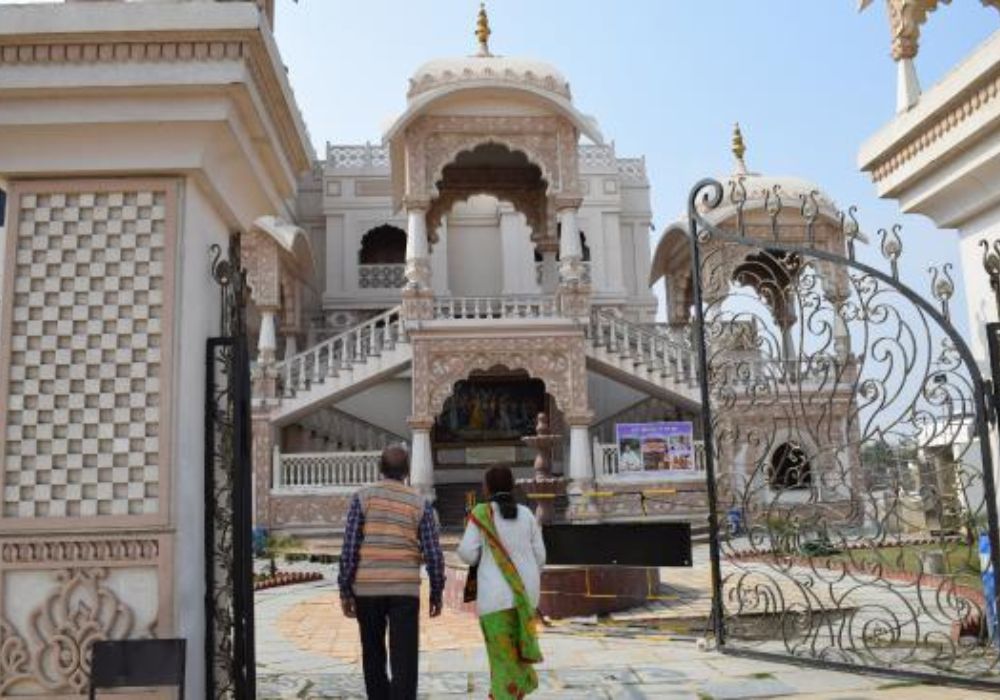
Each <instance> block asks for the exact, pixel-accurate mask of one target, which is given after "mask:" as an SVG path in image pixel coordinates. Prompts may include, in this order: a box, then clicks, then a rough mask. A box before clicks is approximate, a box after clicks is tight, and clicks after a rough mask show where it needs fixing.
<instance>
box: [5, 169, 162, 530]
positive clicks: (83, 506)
mask: <svg viewBox="0 0 1000 700" xmlns="http://www.w3.org/2000/svg"><path fill="white" fill-rule="evenodd" d="M11 198H12V203H13V206H14V214H13V216H12V218H11V222H10V226H9V231H10V232H11V233H10V235H8V241H7V256H6V260H7V261H8V262H7V266H8V274H7V275H6V276H5V277H6V279H5V283H6V290H5V294H4V297H3V298H4V307H3V320H2V335H3V336H5V337H7V338H9V339H10V342H9V344H8V345H7V348H6V349H5V350H6V352H4V353H3V355H2V357H0V405H3V406H6V408H7V410H6V411H4V412H2V414H0V428H2V430H0V446H2V455H3V460H4V464H3V474H2V479H3V487H4V488H3V509H2V512H0V517H2V521H3V522H4V523H6V524H7V526H8V527H25V526H37V525H44V524H46V523H47V522H51V520H50V519H56V521H55V524H56V526H59V519H61V518H63V517H67V516H69V517H74V518H82V519H83V522H84V523H87V522H91V523H102V522H105V521H109V520H117V521H131V520H136V521H138V522H136V524H139V522H141V521H143V520H145V521H154V522H163V521H164V519H165V514H164V510H165V509H164V508H163V507H162V503H164V502H166V495H167V494H166V486H167V484H166V476H167V472H166V470H161V467H163V466H164V465H167V464H168V463H169V451H168V447H169V436H170V412H169V410H165V409H166V407H169V406H170V384H171V382H170V377H171V374H172V372H171V369H172V368H171V358H170V343H169V342H167V341H168V339H169V337H170V336H169V331H168V329H169V328H170V326H171V323H172V307H173V304H172V294H173V291H172V290H173V285H172V281H173V261H174V232H173V231H174V224H173V220H172V219H173V213H172V212H173V200H174V194H173V187H171V186H169V185H168V184H166V183H165V182H162V181H161V182H159V183H152V182H147V183H122V184H118V183H87V182H86V181H83V182H74V183H31V184H25V183H17V184H15V185H14V187H13V189H12V192H11ZM77 522H79V521H77Z"/></svg>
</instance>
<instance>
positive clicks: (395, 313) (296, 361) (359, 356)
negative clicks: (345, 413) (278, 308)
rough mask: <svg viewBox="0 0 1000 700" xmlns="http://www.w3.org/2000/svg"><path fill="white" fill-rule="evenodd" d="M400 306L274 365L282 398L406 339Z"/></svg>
mask: <svg viewBox="0 0 1000 700" xmlns="http://www.w3.org/2000/svg"><path fill="white" fill-rule="evenodd" d="M401 311H402V307H400V306H395V307H393V308H391V309H389V310H388V311H386V312H385V313H382V314H379V315H378V316H375V317H373V318H370V319H368V320H367V321H365V322H364V323H361V324H359V325H357V326H355V327H353V328H350V329H348V330H346V331H344V332H343V333H340V334H338V335H335V336H333V337H331V338H327V339H326V340H324V341H322V342H320V343H317V344H316V345H314V346H312V347H311V348H309V349H307V350H305V351H303V352H300V353H299V354H297V355H293V356H292V357H289V358H287V359H285V360H284V361H282V362H279V363H277V364H276V365H275V369H276V371H277V372H278V382H279V386H278V391H279V392H280V394H281V395H283V396H285V397H286V398H291V397H294V396H295V394H296V393H298V392H300V391H306V390H308V389H309V388H310V387H312V386H313V385H314V384H322V383H323V382H324V381H326V379H327V378H328V377H336V376H337V374H338V373H339V372H341V371H342V370H345V369H348V368H350V367H351V366H352V365H356V364H363V363H365V362H367V361H368V358H369V357H377V356H378V355H381V354H382V353H383V352H386V351H389V350H392V349H394V348H395V347H396V344H397V343H405V342H406V328H405V325H404V323H403V318H402V313H401Z"/></svg>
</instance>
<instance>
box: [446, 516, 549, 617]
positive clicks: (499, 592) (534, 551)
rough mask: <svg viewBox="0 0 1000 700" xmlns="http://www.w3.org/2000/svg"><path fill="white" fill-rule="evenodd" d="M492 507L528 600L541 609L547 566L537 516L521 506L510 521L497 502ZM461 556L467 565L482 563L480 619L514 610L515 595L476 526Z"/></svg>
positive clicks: (470, 527)
mask: <svg viewBox="0 0 1000 700" xmlns="http://www.w3.org/2000/svg"><path fill="white" fill-rule="evenodd" d="M490 505H491V506H492V508H493V522H495V523H496V528H497V534H499V535H500V541H501V542H503V546H504V547H505V548H506V549H507V553H508V554H510V558H511V559H512V560H513V561H514V566H516V567H517V571H518V573H519V574H520V575H521V580H522V581H524V589H525V591H526V592H527V594H528V600H530V601H531V604H532V605H534V606H536V607H537V606H538V599H539V596H540V595H541V580H542V567H543V566H545V543H544V542H543V541H542V529H541V527H539V525H538V521H536V520H535V516H534V515H532V513H531V511H530V510H529V509H527V508H525V507H524V506H518V507H517V518H515V519H514V520H507V519H505V518H504V517H503V516H502V515H500V507H499V506H498V505H496V504H495V503H491V504H490ZM457 553H458V556H459V558H461V559H462V561H464V562H465V563H466V564H469V565H472V564H476V563H478V564H479V578H478V579H477V585H478V597H477V599H476V609H477V611H478V612H479V615H480V616H482V615H488V614H490V613H493V612H497V611H499V610H508V609H510V608H513V607H514V594H513V592H511V590H510V586H508V585H507V581H505V580H504V577H503V574H502V573H501V571H500V568H499V567H498V566H497V563H496V561H495V560H494V559H493V554H492V553H491V552H490V548H489V547H484V546H483V538H482V534H481V533H480V531H479V528H478V527H477V526H476V525H474V524H472V523H469V524H468V525H467V526H466V528H465V535H464V536H463V537H462V541H461V542H460V543H459V545H458V551H457Z"/></svg>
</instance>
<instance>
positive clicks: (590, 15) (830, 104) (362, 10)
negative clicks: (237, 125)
mask: <svg viewBox="0 0 1000 700" xmlns="http://www.w3.org/2000/svg"><path fill="white" fill-rule="evenodd" d="M277 5H278V10H277V17H276V21H275V25H276V35H277V40H278V45H279V48H280V50H281V54H282V58H283V60H284V61H285V63H286V65H287V67H288V73H289V78H290V80H291V84H292V87H293V88H294V90H295V95H296V98H297V100H298V102H299V105H300V108H301V109H302V111H303V113H304V116H305V120H306V124H307V125H308V128H309V132H310V136H311V138H312V140H313V143H314V144H315V147H316V151H317V153H319V154H320V155H322V154H323V153H324V151H325V145H324V144H325V143H326V142H327V141H330V142H333V143H363V142H365V141H372V142H373V143H378V142H379V141H380V139H381V134H382V131H383V129H384V127H385V126H386V125H387V124H388V123H389V122H390V121H391V119H392V118H393V117H394V116H395V115H396V114H398V113H399V112H401V111H402V110H403V108H404V107H405V100H406V89H407V81H408V78H409V76H410V75H411V74H412V73H413V72H414V71H415V70H416V68H417V67H418V66H419V65H420V64H421V63H423V62H424V61H426V60H429V59H432V58H440V57H445V56H459V55H469V54H472V53H474V51H475V48H476V45H475V39H474V37H473V29H474V26H475V18H476V12H477V10H478V2H474V1H472V0H364V1H363V2H359V1H357V0H299V2H297V3H293V2H292V1H291V0H277ZM487 9H488V11H489V16H490V24H491V27H492V30H493V35H492V37H491V39H490V48H491V50H492V51H493V53H496V54H502V55H507V56H521V57H530V58H536V59H540V60H544V61H547V62H549V63H551V64H553V65H554V66H555V67H556V68H557V69H559V70H560V72H562V73H563V75H565V76H566V77H567V78H568V80H569V82H570V85H571V88H572V91H573V100H574V103H575V105H576V106H577V108H578V109H580V110H581V111H583V112H584V113H586V114H590V115H593V116H595V117H596V118H597V120H598V122H599V123H600V126H601V130H602V132H603V134H604V137H605V138H606V139H608V140H613V141H614V142H615V147H616V150H617V153H618V155H619V156H640V155H644V156H645V157H646V167H647V170H648V173H649V177H650V181H651V184H652V197H653V215H654V217H653V221H654V224H655V226H656V228H657V233H655V234H653V235H654V236H658V235H659V232H661V231H662V230H663V228H664V226H665V225H666V224H668V223H670V222H671V221H673V220H675V219H676V218H678V217H679V216H680V215H681V214H682V213H683V211H684V208H685V202H686V201H687V195H688V192H689V190H690V188H691V186H692V184H693V183H694V182H696V181H697V180H699V179H700V178H702V177H704V176H706V175H713V176H722V175H725V174H728V173H729V172H731V170H732V156H731V154H730V147H729V143H730V138H731V134H732V127H733V122H735V121H739V122H740V125H741V127H742V129H743V133H744V137H745V140H746V144H747V154H746V161H747V164H748V166H749V168H750V169H751V170H753V171H756V172H761V173H765V174H769V175H789V176H797V177H802V178H805V179H807V180H811V181H813V182H815V183H817V184H818V185H819V186H820V187H821V188H822V189H823V190H824V191H825V192H827V193H828V194H829V195H830V196H831V197H832V198H833V199H834V201H836V202H837V203H838V205H840V206H841V207H846V205H848V204H857V205H858V207H859V212H860V219H861V223H862V227H863V229H864V230H866V231H869V232H871V233H874V232H875V231H876V230H877V229H878V228H881V227H885V226H890V225H892V224H893V223H896V222H899V223H901V224H902V225H903V227H904V228H903V238H904V255H903V261H902V265H901V270H902V276H903V278H904V279H905V280H907V281H908V282H909V283H910V284H911V285H912V286H914V287H916V288H917V289H920V290H926V289H927V288H928V287H927V285H928V283H929V276H928V274H927V266H928V265H929V264H931V263H944V262H952V263H953V264H954V265H955V268H956V273H957V274H956V277H957V278H960V276H961V270H960V267H959V262H958V246H957V234H956V233H954V232H953V231H947V230H938V229H936V227H935V226H934V225H933V223H932V222H930V220H928V219H926V218H924V217H922V216H917V215H908V216H903V215H901V214H900V213H899V209H898V207H897V205H896V203H895V202H894V201H888V200H879V199H878V198H877V197H876V195H875V188H874V186H873V184H872V183H871V180H870V178H869V176H868V175H867V174H865V173H861V172H860V171H859V170H858V167H857V164H856V159H857V152H858V148H859V147H860V145H861V143H862V142H863V141H865V140H866V139H867V138H868V137H869V136H871V135H872V134H874V133H875V132H876V131H877V130H878V129H879V128H880V127H881V126H883V125H884V124H886V123H887V122H888V121H889V120H890V119H891V118H892V116H893V114H894V111H895V94H896V66H895V64H894V63H893V61H892V59H891V58H890V56H889V49H890V34H889V27H888V22H887V19H886V10H885V7H884V3H882V2H876V3H873V5H872V7H870V8H869V9H868V10H866V11H865V12H863V13H858V12H857V3H856V0H759V1H758V2H737V1H736V0H687V1H683V2H682V1H681V0H617V1H616V2H608V1H606V0H605V1H604V2H600V1H598V0H491V1H490V2H488V3H487ZM998 18H1000V15H998V13H997V11H996V10H993V9H990V8H985V7H983V6H982V5H981V4H980V3H979V2H978V1H976V0H956V1H955V2H954V3H952V5H950V6H942V7H941V8H940V9H939V10H937V11H936V12H935V13H933V14H932V15H931V17H930V19H929V20H928V22H927V23H926V24H925V25H924V27H923V30H922V33H921V42H920V43H921V46H920V54H919V55H918V57H917V60H916V65H917V71H918V74H919V76H920V81H921V85H922V86H923V87H924V88H925V89H926V88H928V87H930V86H931V85H932V84H933V83H935V82H936V81H937V80H939V79H940V78H941V77H942V76H943V75H944V74H945V73H946V72H947V71H948V70H949V69H951V68H953V67H954V66H955V65H956V64H957V63H958V62H959V61H960V60H961V59H962V58H963V57H964V56H965V55H967V54H968V53H969V52H970V51H971V50H973V49H974V48H975V47H976V46H977V45H978V44H979V43H981V42H982V41H984V40H985V39H986V38H987V37H988V36H989V35H990V34H991V33H992V32H993V31H995V30H996V29H997V28H998V27H1000V23H998ZM871 253H874V251H871ZM871 253H865V254H862V257H865V256H866V255H870V254H871ZM957 281H958V282H959V285H958V286H959V294H958V295H956V299H955V300H954V304H955V305H956V306H955V308H956V309H964V299H963V298H962V297H961V291H962V285H961V282H960V279H959V280H957ZM955 317H956V321H957V322H959V323H960V324H964V323H965V314H964V312H957V313H956V314H955Z"/></svg>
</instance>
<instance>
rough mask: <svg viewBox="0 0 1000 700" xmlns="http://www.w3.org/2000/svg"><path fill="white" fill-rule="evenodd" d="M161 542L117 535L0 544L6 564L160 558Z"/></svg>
mask: <svg viewBox="0 0 1000 700" xmlns="http://www.w3.org/2000/svg"><path fill="white" fill-rule="evenodd" d="M159 556H160V542H159V540H157V539H156V538H152V537H142V538H131V537H116V538H113V539H106V540H94V539H86V540H49V541H45V540H20V541H13V542H4V543H3V545H2V546H0V562H2V563H3V564H35V563H67V564H69V563H76V564H84V563H88V564H93V563H101V564H108V563H112V562H119V561H122V562H141V561H157V560H158V559H159Z"/></svg>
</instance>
